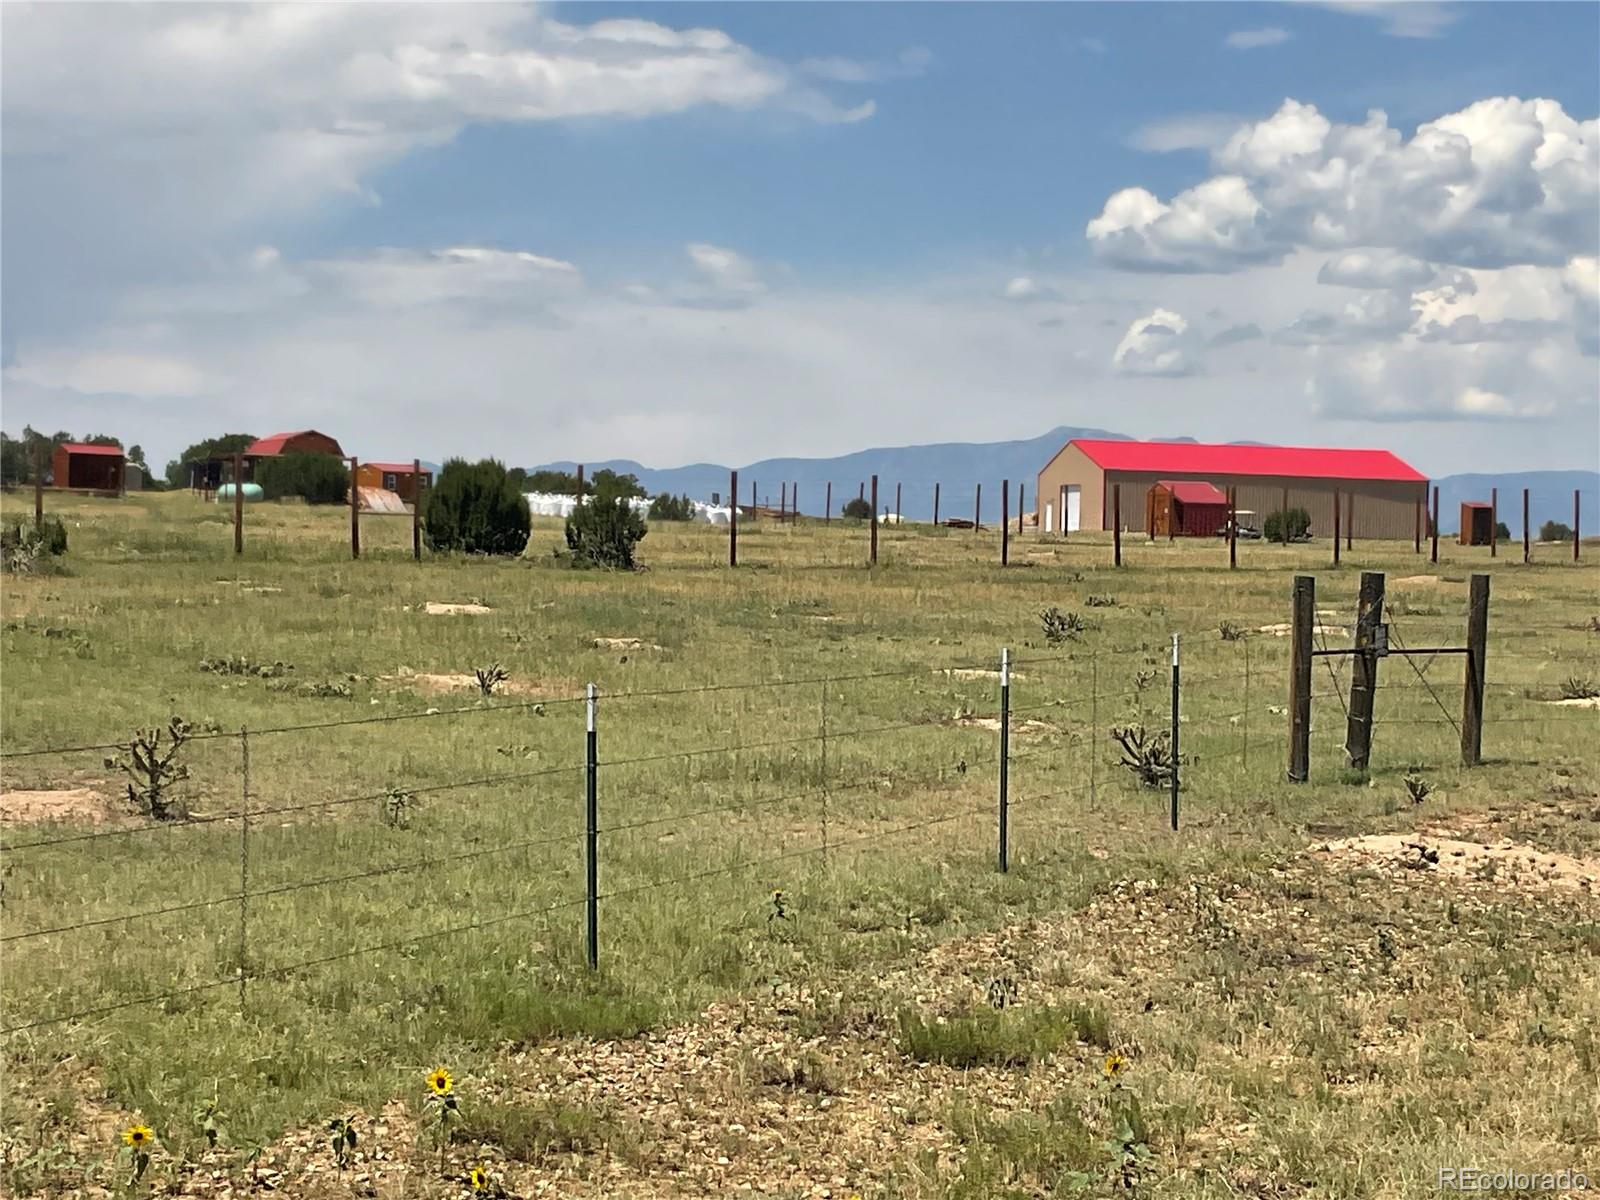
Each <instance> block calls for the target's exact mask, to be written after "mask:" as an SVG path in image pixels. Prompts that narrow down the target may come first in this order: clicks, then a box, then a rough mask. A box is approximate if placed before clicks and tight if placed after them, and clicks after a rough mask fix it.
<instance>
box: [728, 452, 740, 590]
mask: <svg viewBox="0 0 1600 1200" xmlns="http://www.w3.org/2000/svg"><path fill="white" fill-rule="evenodd" d="M728 565H729V566H730V567H737V566H738V565H739V472H737V471H730V472H729V473H728Z"/></svg>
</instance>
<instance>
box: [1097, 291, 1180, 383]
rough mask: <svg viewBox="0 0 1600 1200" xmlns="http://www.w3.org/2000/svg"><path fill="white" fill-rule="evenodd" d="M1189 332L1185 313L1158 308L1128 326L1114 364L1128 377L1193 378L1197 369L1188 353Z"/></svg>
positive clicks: (1115, 355)
mask: <svg viewBox="0 0 1600 1200" xmlns="http://www.w3.org/2000/svg"><path fill="white" fill-rule="evenodd" d="M1188 330H1189V322H1188V321H1186V320H1184V318H1183V316H1182V314H1180V313H1175V312H1172V311H1170V310H1168V309H1165V308H1158V309H1156V310H1155V311H1154V312H1152V313H1151V314H1150V315H1149V316H1145V317H1140V318H1139V319H1138V320H1136V321H1134V322H1133V324H1131V325H1129V326H1128V331H1127V332H1126V333H1125V334H1123V335H1122V340H1121V341H1120V342H1118V343H1117V348H1116V350H1115V352H1113V354H1112V355H1111V362H1112V364H1113V365H1114V366H1115V367H1116V369H1117V370H1118V371H1121V372H1122V373H1123V374H1126V375H1161V376H1179V375H1192V374H1193V373H1194V371H1195V369H1196V367H1195V363H1194V362H1193V361H1192V359H1191V357H1190V355H1189V353H1188V350H1187V347H1188V344H1189V339H1188V338H1187V337H1186V336H1185V335H1186V334H1187V333H1188Z"/></svg>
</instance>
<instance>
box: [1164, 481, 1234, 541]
mask: <svg viewBox="0 0 1600 1200" xmlns="http://www.w3.org/2000/svg"><path fill="white" fill-rule="evenodd" d="M1146 509H1147V511H1146V513H1145V522H1144V524H1145V528H1146V529H1148V530H1149V531H1150V536H1151V537H1168V538H1170V537H1211V536H1213V535H1214V534H1217V533H1220V532H1222V528H1223V526H1224V525H1226V524H1227V523H1228V497H1227V495H1226V494H1224V493H1223V492H1222V491H1220V490H1219V489H1217V488H1216V487H1214V486H1213V485H1211V484H1209V483H1203V482H1200V481H1190V480H1181V479H1162V480H1158V481H1157V482H1156V485H1155V487H1153V488H1151V489H1150V496H1149V499H1148V500H1147V501H1146Z"/></svg>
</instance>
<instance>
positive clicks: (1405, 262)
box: [1317, 250, 1438, 288]
mask: <svg viewBox="0 0 1600 1200" xmlns="http://www.w3.org/2000/svg"><path fill="white" fill-rule="evenodd" d="M1437 274H1438V272H1437V270H1436V269H1435V268H1434V267H1433V266H1431V265H1430V264H1428V263H1425V262H1423V261H1422V260H1421V259H1419V258H1412V257H1411V256H1410V255H1409V254H1400V253H1397V252H1395V251H1392V250H1347V251H1345V252H1344V253H1342V254H1335V255H1334V256H1333V257H1332V258H1330V259H1329V260H1328V261H1327V262H1325V263H1323V264H1322V269H1321V270H1320V271H1318V272H1317V282H1318V283H1328V284H1334V285H1337V286H1339V287H1356V288H1400V287H1421V286H1422V285H1423V284H1425V283H1427V282H1429V281H1430V280H1432V279H1433V278H1434V276H1435V275H1437Z"/></svg>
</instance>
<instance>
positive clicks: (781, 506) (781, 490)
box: [778, 479, 789, 524]
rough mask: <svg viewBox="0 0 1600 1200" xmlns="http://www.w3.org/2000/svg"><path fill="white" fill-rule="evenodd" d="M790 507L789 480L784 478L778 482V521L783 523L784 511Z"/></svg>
mask: <svg viewBox="0 0 1600 1200" xmlns="http://www.w3.org/2000/svg"><path fill="white" fill-rule="evenodd" d="M788 507H789V481H788V480H787V479H785V480H783V481H782V482H781V483H779V484H778V523H779V524H782V523H783V515H784V511H785V510H786V509H787V508H788Z"/></svg>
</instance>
